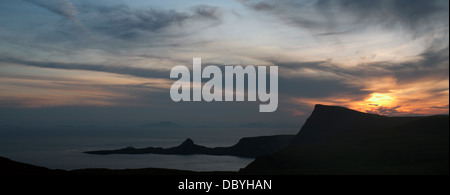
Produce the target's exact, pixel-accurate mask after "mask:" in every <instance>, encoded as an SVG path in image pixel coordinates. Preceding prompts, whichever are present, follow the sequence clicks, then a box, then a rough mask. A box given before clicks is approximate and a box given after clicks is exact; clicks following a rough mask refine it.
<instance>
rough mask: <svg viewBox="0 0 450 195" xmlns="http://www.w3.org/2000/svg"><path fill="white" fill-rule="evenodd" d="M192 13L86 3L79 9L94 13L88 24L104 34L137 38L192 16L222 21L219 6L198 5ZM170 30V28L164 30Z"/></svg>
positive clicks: (195, 18)
mask: <svg viewBox="0 0 450 195" xmlns="http://www.w3.org/2000/svg"><path fill="white" fill-rule="evenodd" d="M192 10H193V11H192V13H188V12H179V11H175V10H162V9H154V8H147V9H133V8H130V7H129V6H127V5H113V6H105V5H92V4H89V5H83V6H81V8H80V12H82V13H83V14H86V15H89V16H90V17H91V20H90V23H89V26H92V29H93V30H95V31H97V32H100V33H102V34H104V35H107V36H111V37H114V38H118V39H124V40H136V39H138V38H141V37H145V35H148V34H151V35H154V34H155V33H162V34H164V33H163V32H162V31H163V30H165V29H167V28H168V27H171V26H174V25H175V26H183V24H184V23H185V22H187V21H189V20H200V21H205V20H210V21H216V22H217V21H220V16H221V15H220V11H219V8H217V7H212V6H208V5H199V6H196V7H193V9H192ZM165 33H167V32H165Z"/></svg>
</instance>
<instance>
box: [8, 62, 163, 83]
mask: <svg viewBox="0 0 450 195" xmlns="http://www.w3.org/2000/svg"><path fill="white" fill-rule="evenodd" d="M0 62H3V63H13V64H18V65H25V66H33V67H40V68H54V69H65V70H87V71H96V72H106V73H115V74H122V75H131V76H135V77H142V78H168V77H169V72H168V71H165V70H156V69H145V68H136V67H129V66H105V65H98V64H82V63H68V62H41V61H30V60H21V59H16V58H0Z"/></svg>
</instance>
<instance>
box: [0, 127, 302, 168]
mask: <svg viewBox="0 0 450 195" xmlns="http://www.w3.org/2000/svg"><path fill="white" fill-rule="evenodd" d="M297 131H298V128H294V127H281V128H274V127H270V128H261V127H258V128H240V127H221V128H212V127H172V128H143V127H136V126H95V125H93V126H76V125H75V126H70V125H59V126H40V127H36V126H26V125H15V126H8V125H4V126H1V127H0V156H2V157H6V158H9V159H11V160H14V161H19V162H23V163H28V164H33V165H37V166H42V167H47V168H50V169H63V170H74V169H84V168H108V169H136V168H168V169H180V170H192V171H238V170H239V169H240V168H244V167H245V166H247V165H248V164H249V163H251V162H252V161H253V160H254V159H251V158H241V157H234V156H211V155H159V154H138V155H130V154H113V155H92V154H86V153H83V152H84V151H91V150H105V149H119V148H124V147H128V146H132V147H135V148H143V147H164V148H167V147H174V146H178V145H179V144H181V143H182V142H183V141H184V140H185V139H187V138H191V139H192V140H194V142H195V143H196V144H198V145H203V146H208V147H220V146H231V145H234V144H236V143H237V142H238V141H239V139H241V138H243V137H255V136H264V135H281V134H296V133H297Z"/></svg>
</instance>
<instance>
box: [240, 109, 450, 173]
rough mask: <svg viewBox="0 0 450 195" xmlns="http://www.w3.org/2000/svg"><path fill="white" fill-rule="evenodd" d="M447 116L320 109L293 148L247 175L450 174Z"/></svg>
mask: <svg viewBox="0 0 450 195" xmlns="http://www.w3.org/2000/svg"><path fill="white" fill-rule="evenodd" d="M448 154H449V116H448V115H442V116H426V117H386V116H380V115H375V114H367V113H362V112H358V111H354V110H350V109H347V108H343V107H337V106H324V105H316V106H315V108H314V111H313V112H312V114H311V116H310V117H309V118H308V119H307V121H306V122H305V124H304V125H303V127H302V128H301V130H300V131H299V133H298V134H297V135H296V136H295V137H294V138H293V139H292V141H291V143H290V145H289V147H287V148H285V149H282V150H280V151H278V152H276V153H274V154H270V155H265V156H261V157H258V158H256V160H255V161H253V162H252V163H251V164H249V165H248V166H247V167H246V168H244V169H243V170H242V172H243V173H247V174H446V175H448V174H449V155H448Z"/></svg>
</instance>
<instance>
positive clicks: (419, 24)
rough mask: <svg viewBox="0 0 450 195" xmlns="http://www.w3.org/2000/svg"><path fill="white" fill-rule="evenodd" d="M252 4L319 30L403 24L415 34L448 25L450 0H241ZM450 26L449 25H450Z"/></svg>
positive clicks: (322, 31)
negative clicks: (280, 0) (449, 0)
mask: <svg viewBox="0 0 450 195" xmlns="http://www.w3.org/2000/svg"><path fill="white" fill-rule="evenodd" d="M241 2H243V3H244V4H245V5H247V6H248V7H250V8H252V9H254V10H257V11H264V12H268V13H271V14H274V15H276V16H278V17H280V18H281V19H283V20H285V22H287V23H289V24H291V25H295V26H299V27H302V28H307V29H310V30H312V31H313V32H315V33H319V34H326V35H328V34H329V33H331V34H334V33H333V32H346V31H350V30H351V31H355V30H358V29H361V28H366V27H371V26H380V27H383V28H387V29H395V28H397V27H398V26H401V27H403V28H404V29H405V30H406V31H407V32H408V33H412V34H413V35H414V36H417V35H422V34H425V33H429V32H430V31H431V30H436V29H437V28H443V27H445V25H447V26H448V10H449V6H448V4H449V2H448V1H447V0H429V1H423V0H377V1H373V0H317V1H296V0H287V1H283V2H279V1H275V0H263V1H253V0H241ZM447 30H448V29H447Z"/></svg>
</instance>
